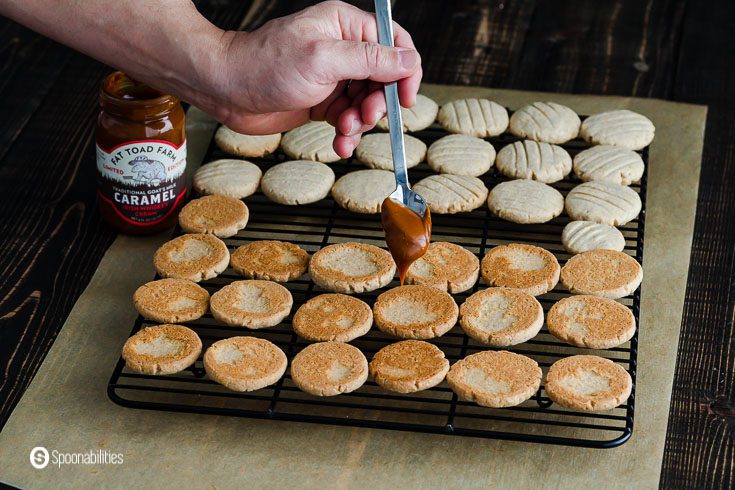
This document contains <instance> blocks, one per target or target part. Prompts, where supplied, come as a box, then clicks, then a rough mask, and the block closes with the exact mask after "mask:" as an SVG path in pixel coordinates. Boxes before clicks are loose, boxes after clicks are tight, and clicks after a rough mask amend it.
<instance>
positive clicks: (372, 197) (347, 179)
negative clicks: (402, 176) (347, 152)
mask: <svg viewBox="0 0 735 490" xmlns="http://www.w3.org/2000/svg"><path fill="white" fill-rule="evenodd" d="M395 188H396V178H395V175H393V172H390V171H388V170H358V171H356V172H350V173H348V174H345V175H343V176H342V177H340V178H339V180H337V182H336V183H335V184H334V187H332V197H333V198H334V200H335V201H336V202H337V204H339V205H340V206H342V207H343V208H345V209H347V210H348V211H352V212H353V213H365V214H372V213H379V212H380V207H381V206H382V205H383V201H385V198H386V197H388V196H389V195H390V193H391V192H393V190H394V189H395Z"/></svg>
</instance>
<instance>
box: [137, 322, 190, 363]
mask: <svg viewBox="0 0 735 490" xmlns="http://www.w3.org/2000/svg"><path fill="white" fill-rule="evenodd" d="M201 352H202V341H201V340H199V336H198V335H197V334H196V332H194V331H193V330H191V329H189V328H186V327H182V326H181V325H171V324H165V325H156V326H154V327H146V328H144V329H142V330H141V331H139V332H138V333H136V334H135V335H133V336H132V337H130V338H129V339H128V340H127V341H126V342H125V345H124V346H123V350H122V358H123V359H125V366H126V367H127V368H128V369H130V370H131V371H135V372H137V373H143V374H174V373H178V372H180V371H183V370H184V369H186V368H188V367H189V366H191V365H192V364H194V363H195V362H196V360H197V358H198V357H199V354H200V353H201Z"/></svg>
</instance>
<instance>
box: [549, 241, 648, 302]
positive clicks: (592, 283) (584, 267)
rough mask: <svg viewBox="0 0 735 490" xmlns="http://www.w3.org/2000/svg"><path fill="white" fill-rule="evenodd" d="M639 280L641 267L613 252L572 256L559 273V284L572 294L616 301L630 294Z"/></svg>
mask: <svg viewBox="0 0 735 490" xmlns="http://www.w3.org/2000/svg"><path fill="white" fill-rule="evenodd" d="M642 280H643V267H641V264H639V263H638V261H636V260H635V259H634V258H633V257H631V256H630V255H628V254H625V253H623V252H617V251H615V250H590V251H589V252H584V253H581V254H579V255H575V256H574V257H572V258H571V259H569V260H568V261H567V263H566V264H564V267H562V269H561V283H562V284H563V285H564V287H566V288H567V289H568V290H569V291H570V292H572V293H574V294H593V295H595V296H601V297H603V298H610V299H618V298H622V297H624V296H628V295H629V294H631V293H633V291H635V290H636V289H638V286H640V285H641V281H642Z"/></svg>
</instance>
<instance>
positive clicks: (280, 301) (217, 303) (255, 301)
mask: <svg viewBox="0 0 735 490" xmlns="http://www.w3.org/2000/svg"><path fill="white" fill-rule="evenodd" d="M291 306H293V298H292V297H291V293H290V292H289V290H288V289H286V288H284V287H283V286H281V285H280V284H278V283H277V282H272V281H260V280H255V279H251V280H247V281H234V282H232V283H230V284H228V285H227V286H225V287H223V288H222V289H220V290H219V291H217V292H216V293H214V294H213V295H212V298H211V299H210V300H209V309H210V310H212V316H214V317H215V318H216V319H217V320H219V321H221V322H223V323H226V324H227V325H233V326H236V327H248V328H252V329H257V328H265V327H272V326H274V325H278V324H279V323H281V321H282V320H283V319H284V318H286V317H287V316H288V314H289V313H290V312H291Z"/></svg>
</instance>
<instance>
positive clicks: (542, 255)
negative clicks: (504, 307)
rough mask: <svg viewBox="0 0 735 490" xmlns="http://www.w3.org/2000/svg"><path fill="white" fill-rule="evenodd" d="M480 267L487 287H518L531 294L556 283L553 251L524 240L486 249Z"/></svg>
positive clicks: (556, 271) (542, 290) (541, 291)
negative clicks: (528, 243)
mask: <svg viewBox="0 0 735 490" xmlns="http://www.w3.org/2000/svg"><path fill="white" fill-rule="evenodd" d="M480 268H481V274H482V278H483V279H484V280H485V283H487V285H488V286H504V287H508V288H515V289H520V290H522V291H525V292H527V293H528V294H530V295H532V296H538V295H540V294H544V293H546V292H549V291H551V290H552V289H554V286H556V283H557V282H559V270H560V268H559V262H558V261H557V260H556V257H554V254H552V253H551V252H549V251H548V250H544V249H543V248H541V247H536V246H534V245H526V244H524V243H511V244H509V245H500V246H498V247H494V248H492V249H490V250H489V251H488V252H487V253H486V254H485V257H484V258H483V259H482V263H481V265H480Z"/></svg>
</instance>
